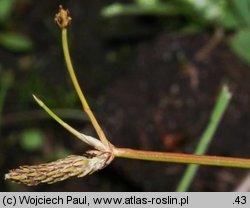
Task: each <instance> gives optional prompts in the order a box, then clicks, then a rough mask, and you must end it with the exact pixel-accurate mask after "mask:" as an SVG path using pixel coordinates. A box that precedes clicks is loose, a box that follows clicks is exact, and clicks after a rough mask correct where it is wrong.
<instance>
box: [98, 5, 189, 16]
mask: <svg viewBox="0 0 250 208" xmlns="http://www.w3.org/2000/svg"><path fill="white" fill-rule="evenodd" d="M184 11H185V9H184V8H182V7H179V6H177V5H175V4H173V3H170V4H167V3H155V4H152V5H147V4H145V5H142V4H121V3H114V4H111V5H109V6H107V7H105V8H103V9H102V11H101V14H102V15H103V16H104V17H114V16H118V15H179V14H183V13H184Z"/></svg>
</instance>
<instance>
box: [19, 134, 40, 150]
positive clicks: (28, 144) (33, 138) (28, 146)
mask: <svg viewBox="0 0 250 208" xmlns="http://www.w3.org/2000/svg"><path fill="white" fill-rule="evenodd" d="M20 145H21V146H22V148H23V149H25V150H27V151H35V150H39V149H40V148H41V147H42V145H43V134H42V132H41V131H40V130H38V129H28V130H25V131H23V132H22V134H21V139H20Z"/></svg>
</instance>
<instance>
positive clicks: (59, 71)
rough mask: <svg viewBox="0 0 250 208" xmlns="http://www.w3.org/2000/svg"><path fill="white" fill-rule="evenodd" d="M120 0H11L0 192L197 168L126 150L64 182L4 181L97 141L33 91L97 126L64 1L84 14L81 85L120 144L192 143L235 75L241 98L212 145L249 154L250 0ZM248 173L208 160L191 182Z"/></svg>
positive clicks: (3, 27)
mask: <svg viewBox="0 0 250 208" xmlns="http://www.w3.org/2000/svg"><path fill="white" fill-rule="evenodd" d="M117 2H118V1H112V0H89V1H48V0H47V1H31V0H1V1H0V87H1V88H0V167H1V169H0V170H1V172H0V176H1V178H0V187H1V189H0V190H1V191H174V190H175V189H176V186H177V184H178V181H179V180H180V178H181V176H182V174H183V172H184V170H185V167H186V165H180V164H169V163H157V162H155V163H153V162H142V161H133V160H127V159H115V160H114V161H113V162H112V164H111V165H110V166H108V167H107V168H105V169H104V170H102V171H100V172H98V173H94V174H93V175H91V176H87V177H84V178H80V179H79V178H72V179H70V180H67V181H63V182H59V183H56V184H53V185H40V186H36V187H26V186H24V185H18V184H14V183H11V182H9V181H5V180H4V174H5V173H7V172H8V170H9V169H13V168H17V167H18V166H20V165H33V164H39V163H44V162H49V161H53V160H56V159H58V158H62V157H65V156H67V155H70V154H79V155H81V154H83V153H84V152H85V151H86V150H87V149H89V147H88V146H87V145H85V144H83V143H81V142H79V141H78V139H76V138H74V136H72V135H71V134H70V133H68V132H67V131H66V130H65V129H63V128H62V127H61V126H59V125H58V124H57V123H56V122H55V121H53V120H52V119H51V118H49V117H48V116H47V115H46V113H44V112H43V110H42V109H41V108H40V107H39V106H38V105H37V104H36V103H35V101H34V100H33V98H32V94H35V95H37V96H38V97H39V98H41V99H42V100H43V101H44V102H45V103H46V104H47V105H48V106H49V107H50V108H51V109H53V110H55V112H57V114H58V115H59V116H60V117H61V118H63V119H64V120H65V121H66V122H68V123H69V124H70V125H72V126H73V127H75V128H76V129H78V130H79V131H82V132H84V133H85V134H88V135H93V136H96V135H95V132H94V130H93V128H92V126H91V124H90V123H89V121H88V119H87V118H86V115H85V114H84V113H83V111H82V110H81V105H80V102H79V100H78V98H77V95H76V93H75V92H74V89H73V87H72V85H71V81H70V79H69V76H68V72H67V71H66V68H65V64H64V59H63V53H62V49H61V40H60V35H61V33H60V29H59V28H58V27H57V26H56V24H55V23H54V15H55V13H56V12H57V10H58V6H59V5H60V4H62V5H63V6H64V7H66V8H68V9H69V10H70V12H71V16H72V19H73V21H72V24H71V26H70V28H69V31H68V35H69V45H70V50H71V55H72V59H73V63H74V66H75V69H76V74H77V76H78V79H79V82H80V85H81V86H82V88H83V90H84V92H85V94H86V96H87V99H88V101H89V104H90V106H91V107H92V109H93V111H94V113H95V115H96V116H97V118H98V120H99V121H100V123H101V125H102V126H103V128H104V130H105V133H106V134H107V136H108V137H109V138H110V141H111V142H112V143H113V144H114V145H116V146H120V147H129V148H136V149H143V150H156V151H169V152H186V153H192V152H193V151H194V149H195V146H196V144H197V142H198V141H199V137H200V136H201V134H202V132H203V130H204V128H205V127H206V125H207V123H208V120H209V116H210V113H211V111H212V108H213V106H214V104H215V101H216V98H217V95H218V92H219V91H220V88H221V86H222V84H223V83H227V84H228V85H229V87H230V90H231V92H232V93H233V98H232V101H231V102H230V105H229V107H228V109H227V112H226V114H225V116H224V118H223V120H222V122H221V124H220V126H219V128H218V130H217V133H216V135H215V137H214V138H213V141H212V143H211V145H210V147H209V150H208V152H207V154H209V155H223V156H233V157H246V158H249V157H250V148H249V147H250V128H249V124H250V110H249V106H250V97H249V95H250V94H249V93H250V86H249V85H250V84H249V83H250V82H249V80H250V71H249V63H250V51H249V50H250V17H249V15H250V12H249V8H250V7H249V4H250V1H249V0H242V1H237V0H231V1H227V0H220V1H203V3H200V2H201V1H196V0H189V1H184V0H177V1H174V2H173V1H168V0H134V1H132V0H131V1H122V3H117ZM119 2H120V1H119ZM239 2H241V3H239ZM248 174H249V172H248V171H247V170H242V169H233V168H219V167H201V168H200V169H199V171H198V173H197V175H196V177H195V179H194V181H193V183H192V186H191V187H190V189H189V190H190V191H234V190H236V189H237V188H238V187H239V186H240V185H242V184H243V183H245V182H244V178H245V177H246V176H247V175H248Z"/></svg>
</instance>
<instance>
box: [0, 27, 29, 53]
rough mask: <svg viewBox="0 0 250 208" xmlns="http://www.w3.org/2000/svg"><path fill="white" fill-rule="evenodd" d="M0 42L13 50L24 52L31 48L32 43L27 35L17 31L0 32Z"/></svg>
mask: <svg viewBox="0 0 250 208" xmlns="http://www.w3.org/2000/svg"><path fill="white" fill-rule="evenodd" d="M0 44H1V45H2V46H3V47H5V48H7V49H9V50H12V51H14V52H24V51H28V50H31V49H32V48H33V43H32V41H31V40H30V39H29V38H28V37H27V36H24V35H21V34H17V33H8V32H6V33H0Z"/></svg>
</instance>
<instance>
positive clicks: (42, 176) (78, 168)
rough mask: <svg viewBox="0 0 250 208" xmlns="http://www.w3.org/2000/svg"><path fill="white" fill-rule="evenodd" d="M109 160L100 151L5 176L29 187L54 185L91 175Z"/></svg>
mask: <svg viewBox="0 0 250 208" xmlns="http://www.w3.org/2000/svg"><path fill="white" fill-rule="evenodd" d="M93 152H94V153H95V154H93ZM96 152H97V153H98V154H96ZM109 159H110V154H109V153H100V152H98V151H92V153H91V154H87V155H86V156H78V155H70V156H68V157H66V158H63V159H59V160H57V161H54V162H51V163H45V164H40V165H32V166H21V167H20V168H18V169H14V170H10V171H9V173H7V174H5V179H8V180H11V181H13V182H17V183H21V184H25V185H28V186H35V185H38V184H40V183H48V184H52V183H56V182H58V181H63V180H65V179H67V178H70V177H73V176H77V177H83V176H86V175H90V174H92V173H93V172H95V171H97V170H100V169H102V168H104V167H105V166H106V165H107V164H109V162H108V161H109Z"/></svg>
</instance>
